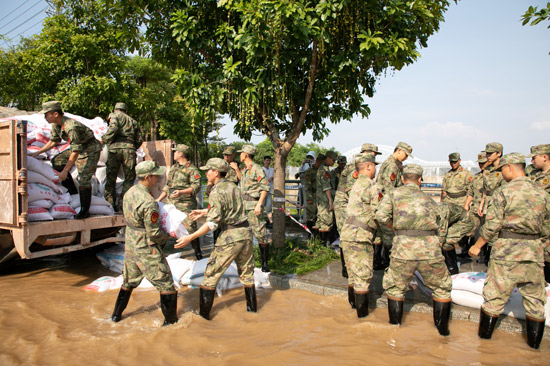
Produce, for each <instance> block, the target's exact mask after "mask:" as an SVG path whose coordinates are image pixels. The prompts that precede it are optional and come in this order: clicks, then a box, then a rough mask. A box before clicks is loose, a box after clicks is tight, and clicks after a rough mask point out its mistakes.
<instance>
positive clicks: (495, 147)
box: [483, 142, 502, 153]
mask: <svg viewBox="0 0 550 366" xmlns="http://www.w3.org/2000/svg"><path fill="white" fill-rule="evenodd" d="M483 152H486V153H488V152H490V153H493V152H502V144H501V143H499V142H489V143H488V144H487V145H486V146H485V150H483Z"/></svg>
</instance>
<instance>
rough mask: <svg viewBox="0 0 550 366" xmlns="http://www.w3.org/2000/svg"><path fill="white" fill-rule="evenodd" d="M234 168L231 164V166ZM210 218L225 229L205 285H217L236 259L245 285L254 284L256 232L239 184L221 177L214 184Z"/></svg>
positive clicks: (217, 244)
mask: <svg viewBox="0 0 550 366" xmlns="http://www.w3.org/2000/svg"><path fill="white" fill-rule="evenodd" d="M230 170H231V168H230ZM208 202H209V205H208V214H207V215H206V222H208V223H213V224H215V226H217V227H219V228H220V229H221V233H220V235H219V236H218V239H217V240H216V243H215V245H214V250H213V251H212V254H210V259H209V260H208V266H207V267H206V270H205V271H204V281H203V283H202V285H203V286H204V287H209V288H216V285H217V284H218V282H219V281H220V278H221V277H222V275H223V274H224V272H225V270H226V269H227V268H228V267H229V265H230V264H231V262H233V260H234V261H235V263H236V264H237V268H238V271H239V278H240V280H241V283H242V284H243V285H244V286H254V259H253V248H252V235H251V234H250V230H249V229H248V221H247V217H246V211H245V209H244V205H245V204H246V203H245V201H243V199H242V198H241V193H240V191H239V188H237V186H236V185H235V184H233V183H231V182H228V181H227V180H226V179H221V180H220V181H218V183H217V184H216V185H214V187H213V188H212V192H211V193H210V197H209V201H208Z"/></svg>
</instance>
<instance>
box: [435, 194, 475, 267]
mask: <svg viewBox="0 0 550 366" xmlns="http://www.w3.org/2000/svg"><path fill="white" fill-rule="evenodd" d="M440 205H441V209H442V210H444V211H447V212H445V213H444V214H441V217H448V220H447V223H445V225H447V227H448V231H447V236H446V237H445V242H444V243H443V245H442V248H441V249H442V251H443V257H445V264H446V265H447V269H448V270H449V273H450V274H452V275H454V274H457V273H458V272H459V270H458V263H457V256H456V250H455V247H456V246H457V245H459V242H460V241H461V240H462V238H464V237H465V236H466V234H468V233H470V232H472V231H473V229H474V225H475V223H474V220H473V219H472V217H471V216H470V215H469V214H468V211H466V210H465V209H464V207H462V206H459V205H455V204H454V203H450V202H441V204H440Z"/></svg>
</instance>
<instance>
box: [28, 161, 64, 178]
mask: <svg viewBox="0 0 550 366" xmlns="http://www.w3.org/2000/svg"><path fill="white" fill-rule="evenodd" d="M27 170H29V171H31V170H32V171H34V172H37V173H40V174H42V175H43V176H44V177H46V178H48V179H49V180H51V181H52V182H54V183H57V182H59V177H58V175H57V172H56V171H55V169H54V168H52V167H51V165H49V164H47V163H45V162H43V161H41V160H38V159H36V158H33V157H32V156H27Z"/></svg>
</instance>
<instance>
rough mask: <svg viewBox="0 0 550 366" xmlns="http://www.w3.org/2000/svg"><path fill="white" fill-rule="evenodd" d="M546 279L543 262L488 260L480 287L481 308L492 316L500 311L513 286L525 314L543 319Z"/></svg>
mask: <svg viewBox="0 0 550 366" xmlns="http://www.w3.org/2000/svg"><path fill="white" fill-rule="evenodd" d="M545 286H546V281H545V280H544V274H543V265H542V263H536V262H510V261H500V260H493V259H491V260H490V261H489V269H488V270H487V281H486V282H485V285H484V286H483V300H485V302H484V303H483V306H482V308H483V310H484V311H485V312H486V313H487V314H489V315H492V316H498V315H500V313H502V310H503V309H504V305H506V303H507V302H508V299H509V298H510V295H511V294H512V291H514V288H516V287H517V288H518V290H519V293H520V294H521V297H522V298H523V307H524V308H525V314H526V315H527V316H528V317H530V318H532V319H534V320H542V319H544V318H545V315H544V305H545V304H546V289H545Z"/></svg>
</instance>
